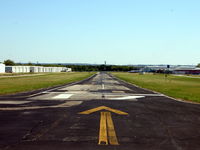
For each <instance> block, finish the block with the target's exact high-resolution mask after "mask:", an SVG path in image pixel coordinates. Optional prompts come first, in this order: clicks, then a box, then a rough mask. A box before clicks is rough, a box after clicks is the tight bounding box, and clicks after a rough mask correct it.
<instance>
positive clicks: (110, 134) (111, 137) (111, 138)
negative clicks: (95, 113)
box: [106, 112, 119, 145]
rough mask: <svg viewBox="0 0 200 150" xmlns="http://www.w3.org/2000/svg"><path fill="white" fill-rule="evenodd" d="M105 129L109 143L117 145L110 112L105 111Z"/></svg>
mask: <svg viewBox="0 0 200 150" xmlns="http://www.w3.org/2000/svg"><path fill="white" fill-rule="evenodd" d="M106 120H107V130H108V137H109V143H110V145H119V143H118V140H117V136H116V133H115V128H114V124H113V120H112V117H111V113H110V112H106Z"/></svg>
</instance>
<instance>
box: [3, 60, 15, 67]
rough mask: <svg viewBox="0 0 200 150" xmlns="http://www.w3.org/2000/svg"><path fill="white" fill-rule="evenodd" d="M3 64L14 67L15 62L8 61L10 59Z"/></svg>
mask: <svg viewBox="0 0 200 150" xmlns="http://www.w3.org/2000/svg"><path fill="white" fill-rule="evenodd" d="M4 64H5V65H6V66H14V65H15V62H14V61H12V60H10V59H7V60H5V61H4Z"/></svg>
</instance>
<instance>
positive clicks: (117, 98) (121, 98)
mask: <svg viewBox="0 0 200 150" xmlns="http://www.w3.org/2000/svg"><path fill="white" fill-rule="evenodd" d="M144 97H145V96H125V97H115V98H108V99H113V100H126V99H137V98H144Z"/></svg>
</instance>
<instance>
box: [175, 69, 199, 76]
mask: <svg viewBox="0 0 200 150" xmlns="http://www.w3.org/2000/svg"><path fill="white" fill-rule="evenodd" d="M173 73H174V74H193V75H200V68H176V69H174V70H173Z"/></svg>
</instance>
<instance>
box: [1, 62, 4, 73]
mask: <svg viewBox="0 0 200 150" xmlns="http://www.w3.org/2000/svg"><path fill="white" fill-rule="evenodd" d="M0 73H5V65H4V64H2V63H0Z"/></svg>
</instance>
